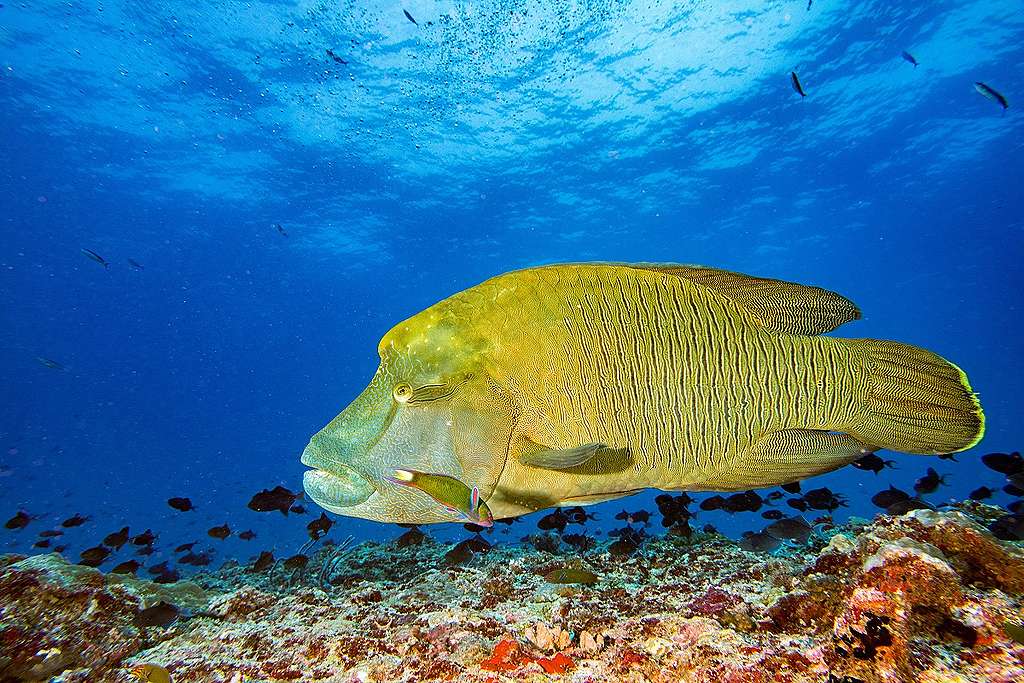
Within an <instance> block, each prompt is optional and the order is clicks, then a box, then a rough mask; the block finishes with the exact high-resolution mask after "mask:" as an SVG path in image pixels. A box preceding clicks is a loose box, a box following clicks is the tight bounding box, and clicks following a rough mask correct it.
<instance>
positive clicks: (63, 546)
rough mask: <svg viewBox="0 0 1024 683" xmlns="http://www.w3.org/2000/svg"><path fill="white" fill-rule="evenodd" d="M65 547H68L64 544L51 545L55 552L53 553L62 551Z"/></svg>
mask: <svg viewBox="0 0 1024 683" xmlns="http://www.w3.org/2000/svg"><path fill="white" fill-rule="evenodd" d="M67 549H68V547H67V546H66V545H55V546H53V552H55V553H62V552H64V551H65V550H67Z"/></svg>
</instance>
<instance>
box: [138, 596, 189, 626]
mask: <svg viewBox="0 0 1024 683" xmlns="http://www.w3.org/2000/svg"><path fill="white" fill-rule="evenodd" d="M178 614H179V612H178V608H177V607H175V606H174V605H172V604H171V603H169V602H164V601H163V600H161V601H160V602H158V603H156V604H155V605H153V606H151V607H147V608H146V609H144V610H142V611H141V612H139V613H138V614H136V615H135V618H134V619H133V620H132V622H133V623H134V624H135V625H136V626H138V627H139V628H142V627H143V626H159V627H160V628H166V627H168V626H170V625H171V624H172V623H174V621H175V620H176V619H177V618H178Z"/></svg>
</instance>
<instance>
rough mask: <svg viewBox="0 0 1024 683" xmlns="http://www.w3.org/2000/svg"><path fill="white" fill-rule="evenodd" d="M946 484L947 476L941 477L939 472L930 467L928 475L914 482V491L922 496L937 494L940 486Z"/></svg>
mask: <svg viewBox="0 0 1024 683" xmlns="http://www.w3.org/2000/svg"><path fill="white" fill-rule="evenodd" d="M945 483H946V476H945V475H943V476H941V477H940V476H939V473H938V472H936V471H935V470H934V469H932V468H931V467H929V468H928V472H927V474H925V475H924V476H923V477H921V478H920V479H918V480H917V481H915V482H914V490H915V491H916V492H917V493H918V494H920V495H925V494H928V493H935V491H936V490H937V489H938V488H939V486H941V485H945Z"/></svg>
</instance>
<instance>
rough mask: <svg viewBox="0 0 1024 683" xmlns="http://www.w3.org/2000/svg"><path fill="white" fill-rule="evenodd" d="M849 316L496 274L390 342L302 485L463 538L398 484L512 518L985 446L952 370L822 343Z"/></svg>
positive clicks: (779, 291)
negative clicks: (423, 477) (464, 492)
mask: <svg viewBox="0 0 1024 683" xmlns="http://www.w3.org/2000/svg"><path fill="white" fill-rule="evenodd" d="M859 317H860V311H859V310H858V309H857V307H856V306H855V305H854V304H853V303H851V302H850V301H849V300H847V299H845V298H843V297H842V296H840V295H838V294H835V293H834V292H830V291H827V290H824V289H819V288H817V287H809V286H804V285H798V284H792V283H788V282H782V281H779V280H768V279H762V278H755V277H751V276H748V275H742V274H739V273H732V272H727V271H723V270H714V269H710V268H703V267H696V266H677V265H648V264H641V265H628V264H577V265H554V266H545V267H540V268H530V269H526V270H521V271H516V272H512V273H507V274H505V275H500V276H498V277H495V278H492V279H490V280H488V281H486V282H484V283H482V284H480V285H477V286H475V287H471V288H469V289H467V290H465V291H463V292H459V293H458V294H455V295H453V296H451V297H449V298H447V299H445V300H444V301H441V302H440V303H438V304H435V305H434V306H431V307H430V308H428V309H426V310H425V311H423V312H421V313H419V314H417V315H414V316H413V317H411V318H409V319H408V320H406V321H404V322H401V323H399V324H398V325H396V326H395V327H394V328H392V329H391V331H390V332H388V333H387V334H386V335H385V336H384V338H383V339H382V340H381V342H380V345H379V348H378V352H379V354H380V359H381V362H380V367H379V368H378V370H377V374H376V375H374V377H373V379H372V380H371V382H370V385H369V386H368V387H367V388H366V389H365V390H364V391H363V393H362V394H361V395H360V396H359V397H358V398H356V400H355V401H353V402H352V404H351V405H350V406H348V408H346V409H345V410H344V411H343V412H342V413H341V414H340V415H338V416H337V417H336V418H335V419H334V420H332V421H331V423H330V424H328V425H327V426H326V427H324V428H323V429H322V430H321V431H320V432H318V433H317V434H316V435H314V436H313V438H312V439H311V440H310V443H309V445H308V446H307V447H306V449H305V451H304V452H303V454H302V462H303V463H304V464H305V465H307V466H309V467H311V468H314V469H312V470H310V471H307V472H306V475H305V480H304V484H305V488H306V491H307V492H308V493H309V495H310V497H312V499H313V500H314V501H316V502H317V503H319V504H320V505H322V506H323V507H325V508H327V509H328V510H331V511H333V512H336V513H339V514H343V515H350V516H353V517H363V518H366V519H374V520H379V521H386V522H402V523H429V522H445V521H462V520H461V518H460V516H459V515H458V514H457V513H455V512H452V511H451V509H450V507H447V506H445V505H441V504H439V503H438V501H437V500H435V499H434V498H433V497H431V496H429V495H427V494H425V493H424V492H423V491H420V490H417V489H415V488H412V487H409V486H402V485H401V484H398V483H396V482H394V480H393V477H392V476H391V475H393V474H394V472H395V470H415V471H417V472H423V473H429V474H436V475H443V476H446V477H452V478H454V479H457V480H459V481H461V482H463V483H464V484H466V486H468V487H470V488H476V489H477V490H478V491H479V495H480V498H481V499H482V500H484V501H486V504H487V507H489V509H490V511H491V513H492V514H493V516H494V518H504V517H513V516H516V515H521V514H525V513H528V512H533V511H534V510H539V509H542V508H547V507H551V506H564V505H586V504H589V503H596V502H600V501H605V500H610V499H613V498H618V497H621V496H626V495H630V494H632V493H636V492H638V491H640V490H642V489H645V488H657V489H663V490H670V491H671V490H713V491H733V490H745V489H750V488H757V487H764V486H771V485H777V484H785V483H788V482H793V481H797V480H800V479H805V478H807V477H811V476H814V475H816V474H821V473H823V472H828V471H831V470H834V469H837V468H839V467H842V466H844V465H847V464H849V463H851V462H853V461H855V460H857V459H858V458H860V457H862V456H863V455H865V454H867V453H870V452H873V451H875V450H878V449H889V450H894V451H904V452H907V453H919V454H939V453H951V452H955V451H961V450H965V449H967V448H970V447H972V446H974V445H975V444H976V443H978V441H980V440H981V437H982V434H983V433H984V417H983V414H982V411H981V406H980V404H979V403H978V399H977V397H976V395H975V394H974V392H973V391H972V390H971V387H970V385H969V384H968V381H967V377H966V375H965V374H964V373H963V372H962V371H961V370H960V369H959V368H958V367H957V366H955V365H953V364H952V363H950V362H948V361H946V360H944V359H942V358H940V357H939V356H937V355H935V354H934V353H931V352H929V351H925V350H924V349H920V348H917V347H914V346H908V345H906V344H900V343H897V342H891V341H877V340H874V339H839V338H834V337H826V336H821V335H822V334H823V333H825V332H829V331H831V330H833V329H835V328H836V327H838V326H839V325H842V324H843V323H845V322H848V321H851V320H855V319H857V318H859Z"/></svg>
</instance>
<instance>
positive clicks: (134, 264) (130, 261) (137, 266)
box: [128, 258, 146, 270]
mask: <svg viewBox="0 0 1024 683" xmlns="http://www.w3.org/2000/svg"><path fill="white" fill-rule="evenodd" d="M128 264H129V265H130V266H131V267H132V268H134V269H135V270H145V269H146V267H145V266H144V265H142V264H141V263H139V262H138V261H136V260H135V259H133V258H129V259H128Z"/></svg>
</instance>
